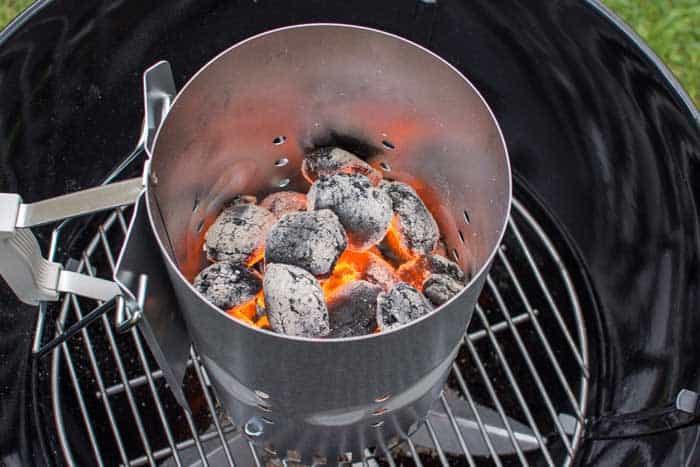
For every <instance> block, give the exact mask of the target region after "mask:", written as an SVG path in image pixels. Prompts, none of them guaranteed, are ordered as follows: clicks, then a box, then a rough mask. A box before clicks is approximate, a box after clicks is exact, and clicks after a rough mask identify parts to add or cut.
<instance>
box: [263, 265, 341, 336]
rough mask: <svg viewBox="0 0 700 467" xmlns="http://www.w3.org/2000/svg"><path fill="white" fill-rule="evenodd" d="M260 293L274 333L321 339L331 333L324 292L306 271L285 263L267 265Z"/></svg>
mask: <svg viewBox="0 0 700 467" xmlns="http://www.w3.org/2000/svg"><path fill="white" fill-rule="evenodd" d="M263 291H264V294H265V309H266V310H267V318H268V319H269V321H270V327H271V328H272V330H273V331H275V332H279V333H281V334H287V335H289V336H302V337H322V336H326V335H328V333H329V332H330V326H329V320H328V309H327V308H326V302H325V301H324V299H323V291H322V290H321V286H320V285H319V283H318V281H317V280H316V278H315V277H314V276H312V275H311V273H309V272H308V271H305V270H304V269H301V268H299V267H296V266H290V265H288V264H268V265H267V267H266V268H265V277H264V278H263Z"/></svg>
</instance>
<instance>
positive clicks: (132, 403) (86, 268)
mask: <svg viewBox="0 0 700 467" xmlns="http://www.w3.org/2000/svg"><path fill="white" fill-rule="evenodd" d="M78 271H79V272H85V273H87V274H89V275H91V276H94V275H95V273H94V269H93V268H92V265H91V264H90V259H89V258H88V256H87V255H86V254H85V253H83V259H82V261H81V263H80V266H79V268H78ZM71 302H72V304H73V309H74V310H75V313H76V316H77V318H78V319H81V318H82V312H81V310H80V303H78V299H77V298H76V297H75V296H71ZM100 318H101V321H102V327H103V328H104V330H105V335H106V336H107V342H108V343H109V348H110V350H111V353H112V356H113V357H114V362H115V363H116V366H117V372H118V373H119V378H120V379H121V381H122V382H123V383H126V382H127V381H128V377H127V375H126V370H125V367H124V362H123V361H122V358H121V354H120V353H119V348H118V347H117V342H116V339H115V338H114V333H113V332H112V328H111V326H110V323H109V320H108V319H107V316H105V315H102V316H101V317H100ZM126 397H127V401H128V403H129V408H130V410H131V413H132V415H133V416H134V422H135V423H136V429H137V431H138V433H139V438H140V439H141V443H142V444H143V447H144V449H145V450H146V456H147V457H148V459H149V461H150V462H151V463H155V460H154V459H153V450H152V448H151V444H150V442H149V441H148V436H147V435H146V430H145V428H144V425H143V420H142V418H141V414H140V413H139V410H138V408H137V406H136V398H135V397H134V393H133V391H132V390H131V388H130V387H128V386H127V387H126Z"/></svg>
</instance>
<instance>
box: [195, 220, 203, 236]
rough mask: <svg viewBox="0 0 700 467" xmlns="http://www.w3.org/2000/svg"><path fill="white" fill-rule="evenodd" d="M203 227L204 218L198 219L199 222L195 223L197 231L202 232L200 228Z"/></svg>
mask: <svg viewBox="0 0 700 467" xmlns="http://www.w3.org/2000/svg"><path fill="white" fill-rule="evenodd" d="M203 228H204V219H202V220H201V221H199V224H197V233H200V232H202V229H203Z"/></svg>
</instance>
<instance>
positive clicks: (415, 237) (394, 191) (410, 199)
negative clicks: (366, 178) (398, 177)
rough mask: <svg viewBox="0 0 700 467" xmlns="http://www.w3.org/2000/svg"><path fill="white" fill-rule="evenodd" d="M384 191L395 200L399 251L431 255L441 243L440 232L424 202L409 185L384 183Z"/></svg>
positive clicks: (381, 185) (393, 203)
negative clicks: (439, 242)
mask: <svg viewBox="0 0 700 467" xmlns="http://www.w3.org/2000/svg"><path fill="white" fill-rule="evenodd" d="M380 188H381V189H382V190H384V192H385V193H387V194H388V195H389V196H390V197H391V201H392V206H393V209H394V212H395V213H396V218H395V221H394V226H395V227H396V230H398V234H399V238H398V239H397V241H398V242H399V247H400V248H401V249H402V250H406V251H408V252H410V255H427V254H429V253H431V252H432V251H433V250H434V249H435V247H436V246H437V243H438V240H439V239H440V230H439V229H438V225H437V222H435V219H434V218H433V215H432V214H431V213H430V211H428V208H427V207H425V204H424V203H423V200H422V199H420V197H419V196H418V194H417V193H416V192H415V190H414V189H413V188H411V187H410V186H409V185H406V184H405V183H401V182H388V181H383V182H382V183H381V184H380Z"/></svg>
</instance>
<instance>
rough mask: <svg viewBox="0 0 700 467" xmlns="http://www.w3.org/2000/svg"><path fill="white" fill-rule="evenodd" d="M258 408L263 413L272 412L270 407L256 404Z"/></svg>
mask: <svg viewBox="0 0 700 467" xmlns="http://www.w3.org/2000/svg"><path fill="white" fill-rule="evenodd" d="M258 408H259V409H260V410H262V411H263V412H272V407H270V406H269V405H265V404H258Z"/></svg>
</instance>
